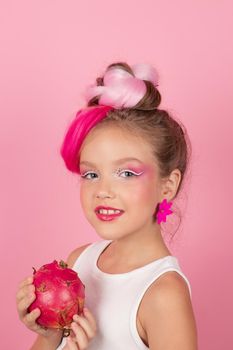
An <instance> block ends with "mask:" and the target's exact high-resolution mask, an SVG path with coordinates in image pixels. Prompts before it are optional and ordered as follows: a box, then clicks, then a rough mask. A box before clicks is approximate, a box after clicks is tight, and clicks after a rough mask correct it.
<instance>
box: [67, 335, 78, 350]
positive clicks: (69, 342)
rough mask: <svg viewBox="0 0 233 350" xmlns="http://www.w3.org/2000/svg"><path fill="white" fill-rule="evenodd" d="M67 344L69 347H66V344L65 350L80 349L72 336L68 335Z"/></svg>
mask: <svg viewBox="0 0 233 350" xmlns="http://www.w3.org/2000/svg"><path fill="white" fill-rule="evenodd" d="M67 346H68V347H66V346H65V348H64V350H66V349H67V350H77V349H78V350H79V348H78V347H77V344H76V343H75V341H74V340H72V338H71V337H68V338H67Z"/></svg>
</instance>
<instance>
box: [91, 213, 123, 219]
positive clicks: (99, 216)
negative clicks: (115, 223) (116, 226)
mask: <svg viewBox="0 0 233 350" xmlns="http://www.w3.org/2000/svg"><path fill="white" fill-rule="evenodd" d="M96 215H97V217H98V218H99V219H100V220H101V221H112V220H114V219H117V218H118V217H119V216H121V215H123V211H121V212H120V213H118V214H109V215H106V214H100V213H99V212H98V211H96Z"/></svg>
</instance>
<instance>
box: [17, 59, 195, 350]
mask: <svg viewBox="0 0 233 350" xmlns="http://www.w3.org/2000/svg"><path fill="white" fill-rule="evenodd" d="M96 82H97V83H96V85H91V86H89V87H88V89H87V91H86V99H87V106H86V107H85V108H83V109H81V110H80V111H79V112H78V113H77V115H76V118H75V119H74V120H73V121H72V123H71V125H70V127H69V129H68V131H67V133H66V135H65V138H64V141H63V144H62V147H61V155H62V157H63V159H64V162H65V165H66V167H67V168H68V170H70V171H71V172H74V173H77V174H78V175H79V180H80V200H81V205H82V208H83V210H84V213H85V216H86V218H87V220H88V222H89V223H90V224H91V225H92V226H93V227H94V229H95V230H96V232H97V234H98V235H99V236H100V237H101V240H98V241H96V242H94V243H91V244H88V245H85V246H82V247H79V248H77V249H75V250H74V251H72V252H71V254H70V255H69V257H68V260H67V262H68V265H69V266H70V267H72V268H73V269H74V270H75V271H77V272H78V274H79V277H80V278H81V280H82V281H83V283H84V284H85V287H86V288H85V292H86V299H85V304H86V306H87V307H88V309H87V311H85V312H84V314H83V315H81V316H77V315H75V316H74V322H73V323H72V332H71V335H70V336H69V337H68V338H65V337H63V338H62V334H61V331H54V330H44V329H41V328H40V327H39V326H38V325H37V324H36V318H37V317H38V316H39V313H40V311H39V310H37V312H35V313H34V314H33V313H30V314H27V313H26V308H27V307H28V306H29V305H30V304H31V302H32V301H33V300H34V298H35V293H34V289H33V285H32V278H31V279H30V278H29V280H24V281H23V282H22V285H21V286H20V288H19V291H18V294H17V302H18V312H19V316H20V318H21V320H22V321H23V322H24V323H25V324H26V326H27V327H28V328H30V329H32V330H33V331H35V332H37V333H38V338H37V340H36V342H35V343H34V344H33V346H32V348H31V349H33V350H39V349H40V350H50V349H51V350H52V349H56V348H57V350H61V349H64V350H68V349H69V350H77V349H78V350H79V349H89V350H126V349H127V350H131V349H132V350H136V349H139V350H140V349H141V350H144V349H151V350H197V329H196V322H195V317H194V313H193V308H192V303H191V287H190V283H189V281H188V279H187V277H186V276H185V275H184V273H183V272H182V270H181V268H180V266H179V262H178V259H177V258H176V257H175V256H173V255H172V254H171V252H170V251H169V249H168V248H167V246H166V244H165V242H164V239H163V237H162V234H161V224H162V222H166V220H167V215H171V214H173V210H172V209H173V208H172V204H173V200H174V199H175V198H176V197H177V195H178V193H179V192H180V191H181V185H182V184H183V182H184V176H185V174H186V172H187V166H188V160H189V150H190V149H191V147H190V144H189V138H188V135H187V132H185V128H184V126H182V125H181V123H178V121H176V120H175V119H174V118H172V117H171V116H170V115H169V114H168V112H167V111H165V110H161V109H159V108H158V106H159V104H160V101H161V95H160V93H159V91H158V89H157V86H158V77H157V73H156V71H155V69H154V68H153V67H152V66H150V65H148V64H137V65H134V66H132V67H130V66H129V65H128V64H127V63H124V62H118V63H113V64H111V65H109V66H108V67H107V69H106V71H105V73H104V75H103V76H102V77H100V78H97V80H96ZM30 288H31V289H32V290H31V292H32V298H31V299H29V297H28V295H29V290H30ZM59 344H60V345H59Z"/></svg>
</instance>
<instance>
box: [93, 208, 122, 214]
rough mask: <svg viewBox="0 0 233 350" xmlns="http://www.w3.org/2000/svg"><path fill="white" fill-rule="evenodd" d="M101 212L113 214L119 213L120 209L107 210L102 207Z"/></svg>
mask: <svg viewBox="0 0 233 350" xmlns="http://www.w3.org/2000/svg"><path fill="white" fill-rule="evenodd" d="M98 212H99V213H100V214H105V215H112V214H119V213H120V210H106V209H100V210H98Z"/></svg>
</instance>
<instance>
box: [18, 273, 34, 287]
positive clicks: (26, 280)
mask: <svg viewBox="0 0 233 350" xmlns="http://www.w3.org/2000/svg"><path fill="white" fill-rule="evenodd" d="M32 282H33V276H28V277H26V278H24V279H23V280H22V281H21V282H20V283H19V288H22V287H24V286H26V285H27V284H31V283H32Z"/></svg>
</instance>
